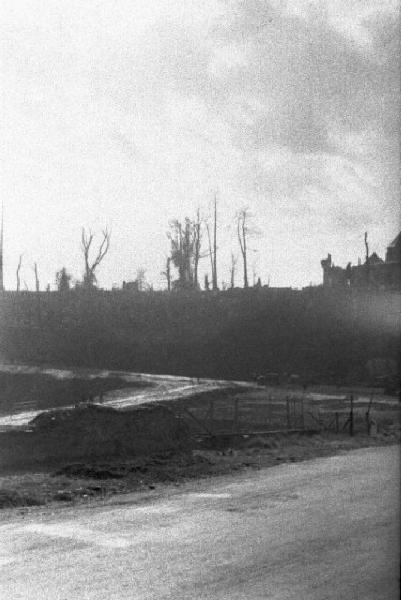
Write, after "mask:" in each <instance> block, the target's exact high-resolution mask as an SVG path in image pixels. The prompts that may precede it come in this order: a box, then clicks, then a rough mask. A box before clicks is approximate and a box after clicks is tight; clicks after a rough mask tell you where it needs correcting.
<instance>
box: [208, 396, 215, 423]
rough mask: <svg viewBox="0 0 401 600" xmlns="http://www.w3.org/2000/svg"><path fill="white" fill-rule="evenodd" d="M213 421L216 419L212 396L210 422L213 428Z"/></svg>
mask: <svg viewBox="0 0 401 600" xmlns="http://www.w3.org/2000/svg"><path fill="white" fill-rule="evenodd" d="M213 421H214V399H213V398H212V399H211V400H210V404H209V422H210V427H211V429H212V425H213Z"/></svg>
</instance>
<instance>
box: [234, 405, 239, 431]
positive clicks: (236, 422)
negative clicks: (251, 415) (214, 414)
mask: <svg viewBox="0 0 401 600" xmlns="http://www.w3.org/2000/svg"><path fill="white" fill-rule="evenodd" d="M234 429H235V431H236V433H238V398H234Z"/></svg>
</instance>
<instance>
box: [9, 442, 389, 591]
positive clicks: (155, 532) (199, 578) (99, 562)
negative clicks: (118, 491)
mask: <svg viewBox="0 0 401 600" xmlns="http://www.w3.org/2000/svg"><path fill="white" fill-rule="evenodd" d="M398 478H399V451H398V448H394V447H392V448H381V449H367V450H366V449H365V450H358V451H355V452H352V453H349V454H346V455H341V456H337V457H331V458H325V459H317V460H314V461H310V462H305V463H300V464H296V465H294V464H292V465H282V466H279V467H275V468H273V469H266V470H262V471H258V472H253V473H251V474H249V473H247V474H243V475H240V476H237V477H236V478H231V477H224V478H218V479H215V480H210V481H208V482H198V483H191V484H188V485H186V486H185V487H184V488H180V490H179V491H173V490H172V489H168V488H167V489H166V490H165V491H164V492H163V493H162V494H161V495H160V494H159V495H157V494H155V495H154V496H151V497H150V498H147V500H146V502H144V501H143V500H142V501H139V500H138V497H137V496H136V497H127V498H124V503H120V504H113V505H109V506H104V505H103V506H97V507H92V508H88V507H84V508H75V509H64V510H57V511H55V512H53V513H47V512H46V511H45V512H43V514H38V513H35V512H34V513H32V514H30V515H29V516H28V517H26V518H25V519H24V520H23V519H22V517H18V515H15V516H14V517H11V521H10V517H9V516H8V520H7V521H5V522H3V523H2V524H1V525H0V541H1V543H0V565H1V570H2V573H1V577H0V597H1V598H7V599H9V600H15V599H24V600H25V599H29V600H44V599H51V600H64V599H65V600H67V599H68V600H75V599H77V600H84V599H93V600H95V599H96V600H103V599H104V600H112V599H119V600H122V599H128V598H129V599H130V600H135V599H146V600H153V599H154V600H156V599H157V600H163V599H167V598H168V599H174V600H180V599H185V600H189V599H199V600H206V599H213V600H223V599H224V600H239V599H241V600H253V599H262V598H263V599H274V600H290V599H297V600H299V599H302V600H328V599H334V598H335V599H339V600H345V599H350V600H390V599H391V600H392V599H395V598H398V577H397V576H398V568H397V566H398V545H399V526H398V523H399V520H398V519H399V512H398V511H399V504H398V500H399V498H398Z"/></svg>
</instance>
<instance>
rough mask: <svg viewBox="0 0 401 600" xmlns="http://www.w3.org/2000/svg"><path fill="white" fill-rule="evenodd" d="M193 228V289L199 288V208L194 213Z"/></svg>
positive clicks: (200, 232) (200, 238)
mask: <svg viewBox="0 0 401 600" xmlns="http://www.w3.org/2000/svg"><path fill="white" fill-rule="evenodd" d="M192 227H193V238H194V288H195V289H198V288H199V276H198V267H199V260H200V258H201V255H200V251H201V241H202V231H201V218H200V211H199V208H198V210H197V211H196V221H195V222H194V223H193V225H192Z"/></svg>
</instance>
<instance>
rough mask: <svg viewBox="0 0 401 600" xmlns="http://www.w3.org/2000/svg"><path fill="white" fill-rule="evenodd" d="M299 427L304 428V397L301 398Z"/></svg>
mask: <svg viewBox="0 0 401 600" xmlns="http://www.w3.org/2000/svg"><path fill="white" fill-rule="evenodd" d="M301 427H302V429H305V418H304V399H303V397H302V398H301Z"/></svg>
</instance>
